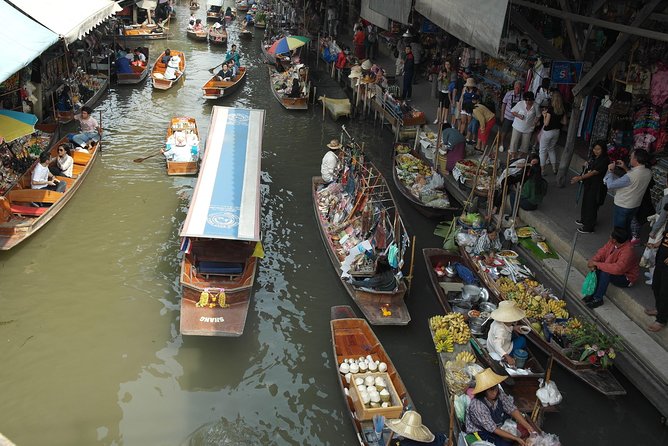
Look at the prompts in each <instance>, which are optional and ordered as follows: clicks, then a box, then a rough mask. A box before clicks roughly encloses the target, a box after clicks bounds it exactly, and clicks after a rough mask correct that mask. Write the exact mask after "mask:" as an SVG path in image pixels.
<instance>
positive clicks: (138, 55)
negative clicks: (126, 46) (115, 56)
mask: <svg viewBox="0 0 668 446" xmlns="http://www.w3.org/2000/svg"><path fill="white" fill-rule="evenodd" d="M132 65H134V66H135V67H143V66H146V55H145V54H144V53H142V51H141V48H135V50H134V55H133V60H132Z"/></svg>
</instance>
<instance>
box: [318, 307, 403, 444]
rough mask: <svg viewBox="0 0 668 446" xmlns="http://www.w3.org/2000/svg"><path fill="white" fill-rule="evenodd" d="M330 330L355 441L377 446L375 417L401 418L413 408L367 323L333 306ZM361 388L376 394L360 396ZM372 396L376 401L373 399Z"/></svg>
mask: <svg viewBox="0 0 668 446" xmlns="http://www.w3.org/2000/svg"><path fill="white" fill-rule="evenodd" d="M330 327H331V332H332V347H333V350H334V360H335V364H336V367H337V369H338V371H337V376H338V379H337V381H338V382H339V388H340V390H341V394H342V396H343V399H344V400H345V401H346V407H347V408H348V414H349V415H350V419H351V421H352V422H353V426H354V428H355V432H356V433H357V438H358V440H359V442H360V444H361V445H363V446H373V445H376V444H379V443H377V442H376V434H375V430H374V422H373V417H374V415H382V416H384V417H385V418H386V419H394V418H400V417H401V414H402V413H403V412H404V411H405V410H409V409H411V408H413V407H414V406H413V401H412V400H411V398H410V395H409V394H408V391H407V390H406V386H405V385H404V383H403V381H402V380H401V377H400V376H399V373H398V372H397V369H396V368H395V367H394V364H393V363H392V360H391V359H390V357H389V356H388V354H387V352H386V351H385V349H384V348H383V344H381V343H380V341H379V340H378V338H377V337H376V335H375V333H374V332H373V330H372V329H371V327H370V326H369V324H368V323H367V321H365V320H364V319H359V318H357V317H356V316H355V313H354V312H353V310H352V308H350V307H349V306H336V307H332V309H331V322H330ZM359 358H362V360H361V361H360V359H359ZM357 383H360V384H357ZM363 385H364V386H367V388H369V387H372V386H373V388H374V389H376V391H377V392H371V395H369V393H368V392H367V391H364V392H362V391H361V390H360V388H359V387H358V386H363ZM378 389H383V390H378ZM370 390H373V389H370ZM374 393H377V394H378V397H374V396H373V394H374ZM374 400H378V401H374ZM376 406H377V407H376ZM387 435H388V434H387V433H385V436H387ZM388 440H389V439H388ZM383 444H385V443H384V442H383Z"/></svg>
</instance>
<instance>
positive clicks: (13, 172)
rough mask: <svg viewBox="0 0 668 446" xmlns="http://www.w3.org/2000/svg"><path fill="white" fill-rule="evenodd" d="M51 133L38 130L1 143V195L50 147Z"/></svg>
mask: <svg viewBox="0 0 668 446" xmlns="http://www.w3.org/2000/svg"><path fill="white" fill-rule="evenodd" d="M51 136H52V135H51V134H50V133H44V132H42V131H39V130H38V131H36V132H35V133H33V134H32V135H29V136H24V137H22V138H19V139H16V140H14V141H12V142H10V143H5V144H0V195H2V194H4V193H5V192H6V191H7V190H9V189H10V188H11V187H12V186H13V185H14V183H15V182H16V181H17V180H18V178H19V177H20V176H21V175H22V174H23V173H25V172H26V171H27V170H28V169H29V168H30V167H31V166H32V165H33V164H34V163H35V161H36V160H37V158H39V155H40V154H41V153H42V152H43V151H44V150H47V149H48V148H49V143H50V142H51Z"/></svg>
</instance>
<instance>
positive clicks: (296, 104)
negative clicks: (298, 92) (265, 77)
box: [269, 65, 310, 110]
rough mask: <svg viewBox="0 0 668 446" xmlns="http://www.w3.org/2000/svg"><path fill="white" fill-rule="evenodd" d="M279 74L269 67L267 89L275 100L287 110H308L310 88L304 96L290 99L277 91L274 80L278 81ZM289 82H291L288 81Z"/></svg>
mask: <svg viewBox="0 0 668 446" xmlns="http://www.w3.org/2000/svg"><path fill="white" fill-rule="evenodd" d="M280 78H281V77H280V74H279V73H278V71H277V70H276V68H274V67H273V66H271V65H270V66H269V83H270V85H269V87H270V88H271V92H272V93H273V95H274V97H275V98H276V100H277V101H278V102H279V103H280V104H281V105H282V106H283V107H284V108H285V109H287V110H308V101H309V97H310V88H306V95H305V96H300V97H298V98H290V97H288V96H287V95H284V94H283V93H280V92H279V90H280V88H279V89H278V90H277V87H278V85H277V84H276V80H278V79H280ZM290 81H291V80H290Z"/></svg>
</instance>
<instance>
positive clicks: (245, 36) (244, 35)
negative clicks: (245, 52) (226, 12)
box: [239, 29, 253, 39]
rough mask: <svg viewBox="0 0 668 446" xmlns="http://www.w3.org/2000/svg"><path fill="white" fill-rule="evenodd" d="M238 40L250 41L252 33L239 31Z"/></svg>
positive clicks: (243, 30) (244, 30)
mask: <svg viewBox="0 0 668 446" xmlns="http://www.w3.org/2000/svg"><path fill="white" fill-rule="evenodd" d="M239 38H240V39H252V38H253V31H251V30H249V29H240V30H239Z"/></svg>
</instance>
